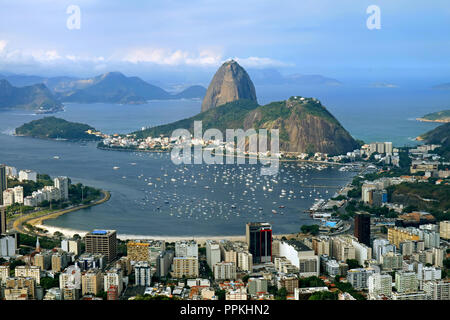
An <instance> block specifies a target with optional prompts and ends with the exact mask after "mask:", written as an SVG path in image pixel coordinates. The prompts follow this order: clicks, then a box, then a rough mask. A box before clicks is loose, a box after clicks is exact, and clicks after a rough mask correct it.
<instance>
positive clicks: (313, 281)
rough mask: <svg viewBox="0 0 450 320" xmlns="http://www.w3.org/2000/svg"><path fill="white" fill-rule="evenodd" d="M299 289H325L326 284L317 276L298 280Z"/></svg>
mask: <svg viewBox="0 0 450 320" xmlns="http://www.w3.org/2000/svg"><path fill="white" fill-rule="evenodd" d="M298 287H299V288H310V287H325V282H323V280H322V279H320V278H319V277H316V276H312V277H307V278H299V279H298Z"/></svg>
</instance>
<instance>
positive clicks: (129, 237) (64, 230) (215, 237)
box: [34, 224, 297, 244]
mask: <svg viewBox="0 0 450 320" xmlns="http://www.w3.org/2000/svg"><path fill="white" fill-rule="evenodd" d="M34 226H35V227H38V228H42V229H45V230H47V231H48V234H47V236H52V235H53V234H54V233H55V232H61V233H62V234H63V235H64V236H66V237H69V238H71V237H73V235H74V234H78V235H80V236H81V237H84V236H85V235H86V233H87V232H90V231H83V230H75V229H69V228H62V227H53V226H47V225H43V224H36V225H34ZM283 236H284V237H292V236H297V234H295V233H292V234H274V235H273V237H274V238H281V237H283ZM117 238H118V239H120V240H137V239H139V240H150V239H152V240H166V241H167V242H175V241H179V240H191V239H192V240H196V241H197V242H198V243H200V244H203V243H205V242H206V240H225V239H226V240H232V241H245V235H228V236H227V235H211V236H204V235H199V236H196V235H193V236H189V235H186V236H164V235H153V236H152V235H138V234H121V233H117Z"/></svg>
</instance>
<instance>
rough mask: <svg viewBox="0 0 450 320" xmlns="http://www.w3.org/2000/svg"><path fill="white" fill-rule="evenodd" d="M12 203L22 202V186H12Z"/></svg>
mask: <svg viewBox="0 0 450 320" xmlns="http://www.w3.org/2000/svg"><path fill="white" fill-rule="evenodd" d="M14 203H20V204H23V187H22V186H15V187H14Z"/></svg>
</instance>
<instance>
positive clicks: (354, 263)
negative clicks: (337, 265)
mask: <svg viewBox="0 0 450 320" xmlns="http://www.w3.org/2000/svg"><path fill="white" fill-rule="evenodd" d="M345 263H347V264H348V268H349V269H356V268H362V265H360V264H359V262H358V260H355V259H347V261H345Z"/></svg>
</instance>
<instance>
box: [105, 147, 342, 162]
mask: <svg viewBox="0 0 450 320" xmlns="http://www.w3.org/2000/svg"><path fill="white" fill-rule="evenodd" d="M97 149H99V150H104V151H119V152H146V153H170V150H148V149H144V150H140V149H128V148H108V147H98V146H97ZM224 157H225V156H224ZM233 157H235V158H244V159H256V160H259V161H274V160H278V161H279V162H306V163H316V164H323V165H329V166H348V165H351V163H340V162H328V161H319V160H304V159H272V158H260V157H254V156H241V155H234V156H233Z"/></svg>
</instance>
